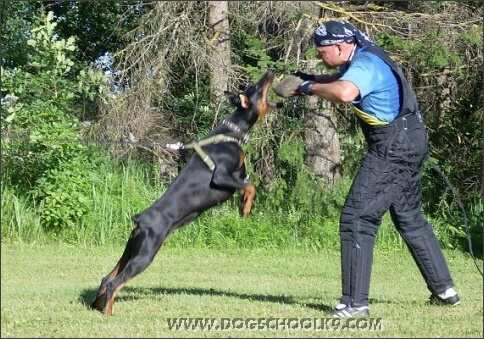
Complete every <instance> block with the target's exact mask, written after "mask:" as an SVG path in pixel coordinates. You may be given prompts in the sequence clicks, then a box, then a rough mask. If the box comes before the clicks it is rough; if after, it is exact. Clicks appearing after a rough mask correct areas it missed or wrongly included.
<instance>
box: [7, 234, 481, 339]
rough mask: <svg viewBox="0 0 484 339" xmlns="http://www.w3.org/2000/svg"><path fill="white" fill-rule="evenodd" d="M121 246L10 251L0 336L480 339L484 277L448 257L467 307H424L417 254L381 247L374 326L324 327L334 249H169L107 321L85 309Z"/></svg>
mask: <svg viewBox="0 0 484 339" xmlns="http://www.w3.org/2000/svg"><path fill="white" fill-rule="evenodd" d="M122 249H123V248H122V247H115V246H111V247H106V248H103V247H92V248H87V247H78V246H73V245H65V244H55V245H35V244H34V245H32V244H2V257H1V260H2V266H1V283H2V286H1V293H2V299H1V319H2V320H1V322H2V326H1V337H2V338H7V337H333V338H334V337H366V338H369V337H386V338H389V337H449V338H455V337H480V338H482V337H483V280H482V276H481V275H480V274H479V272H478V271H477V269H476V266H475V264H474V262H473V261H472V259H471V258H470V257H469V256H468V255H465V254H462V253H460V252H453V251H450V252H449V251H446V252H445V254H446V257H447V258H448V261H449V266H450V269H451V271H452V274H453V277H454V280H455V284H456V288H457V290H458V292H459V295H460V296H461V300H462V302H461V304H460V305H458V306H456V307H454V308H449V307H439V306H429V305H426V304H425V301H426V299H427V297H428V295H429V292H428V291H427V289H426V287H425V284H424V282H423V279H422V278H421V276H420V273H419V272H418V270H417V268H416V266H415V264H414V263H413V261H412V259H411V256H410V254H409V253H408V252H406V251H401V250H398V251H385V252H383V251H378V250H377V252H376V253H375V258H374V265H373V274H372V285H371V295H370V296H371V299H372V300H371V318H368V319H360V320H358V322H356V321H353V322H350V323H346V322H341V323H335V322H330V321H328V319H327V318H328V317H329V313H328V312H329V310H330V309H331V307H332V306H333V305H335V304H336V303H337V298H338V297H339V295H340V272H339V254H338V253H337V252H331V253H315V252H308V251H296V250H288V251H283V250H252V251H248V250H231V251H228V252H224V251H221V250H217V251H212V250H208V249H195V248H190V249H180V248H171V247H170V246H169V243H168V245H167V247H166V248H163V249H162V251H160V253H159V254H158V256H157V257H156V258H155V260H154V262H153V264H152V265H151V266H149V267H148V269H147V270H146V271H145V272H143V273H142V274H141V275H139V276H137V277H136V278H135V279H134V280H132V281H131V282H129V283H128V284H127V285H126V286H125V287H124V288H123V289H122V290H121V292H120V294H119V296H118V298H117V301H116V303H115V305H114V315H113V316H105V315H102V314H101V313H99V312H97V311H92V310H90V309H89V308H88V307H87V305H88V304H89V303H90V302H91V300H92V298H93V297H94V294H95V292H96V290H97V287H98V285H99V283H100V281H101V278H102V277H103V276H104V275H105V274H107V273H108V272H109V271H110V270H111V269H112V267H113V266H114V264H115V263H116V261H117V260H118V259H119V256H120V255H121V252H122ZM479 264H480V265H481V267H482V261H480V262H479ZM168 318H201V319H200V321H205V319H208V318H213V319H214V320H213V321H215V322H214V324H218V325H221V326H223V329H217V330H216V329H213V328H212V330H209V329H208V327H205V328H202V325H201V323H199V324H198V326H196V327H194V328H192V329H190V330H187V329H179V330H175V329H170V328H169V324H168ZM269 318H278V319H279V320H269ZM283 319H286V322H284V320H283ZM288 319H290V320H288ZM313 319H316V320H315V322H313ZM207 321H208V320H207ZM267 324H269V326H266V325H267ZM315 324H317V325H318V326H319V328H315V327H314V326H315ZM346 325H349V326H346ZM251 326H252V327H251ZM276 326H277V328H275V327H276ZM284 326H285V327H284ZM254 327H255V328H254ZM258 327H260V328H258Z"/></svg>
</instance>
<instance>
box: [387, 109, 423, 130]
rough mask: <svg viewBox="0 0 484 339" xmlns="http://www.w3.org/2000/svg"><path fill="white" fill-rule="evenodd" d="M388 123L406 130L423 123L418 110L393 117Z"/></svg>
mask: <svg viewBox="0 0 484 339" xmlns="http://www.w3.org/2000/svg"><path fill="white" fill-rule="evenodd" d="M390 125H394V126H395V127H396V128H398V129H403V130H407V129H409V128H413V127H415V126H420V125H423V119H422V115H421V114H420V112H417V113H413V114H410V115H406V116H403V117H400V118H398V119H395V120H393V122H391V123H390Z"/></svg>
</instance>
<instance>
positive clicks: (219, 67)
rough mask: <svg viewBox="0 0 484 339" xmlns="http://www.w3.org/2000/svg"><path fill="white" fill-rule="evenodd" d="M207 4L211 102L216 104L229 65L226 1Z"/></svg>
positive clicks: (226, 79)
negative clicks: (208, 10) (209, 36)
mask: <svg viewBox="0 0 484 339" xmlns="http://www.w3.org/2000/svg"><path fill="white" fill-rule="evenodd" d="M209 6H210V14H209V20H210V28H211V29H212V37H211V38H210V40H209V51H210V52H211V58H210V61H211V63H210V67H211V71H212V79H211V86H210V89H211V94H212V98H213V102H214V103H215V105H217V106H218V103H219V102H220V101H221V100H222V99H223V94H224V91H225V90H227V88H228V82H229V76H228V74H229V70H230V67H231V60H230V39H229V33H230V28H229V19H228V1H209Z"/></svg>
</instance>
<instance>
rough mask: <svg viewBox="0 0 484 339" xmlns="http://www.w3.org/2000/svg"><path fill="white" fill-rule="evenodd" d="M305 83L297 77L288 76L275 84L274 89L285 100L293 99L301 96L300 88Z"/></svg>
mask: <svg viewBox="0 0 484 339" xmlns="http://www.w3.org/2000/svg"><path fill="white" fill-rule="evenodd" d="M303 82H304V80H303V79H301V78H300V77H297V76H295V75H288V76H287V77H285V78H284V79H282V80H281V81H279V82H278V83H277V84H275V85H274V86H273V87H272V89H273V90H274V93H276V94H277V95H278V96H280V97H283V98H288V97H292V96H295V95H299V94H300V93H299V92H298V89H299V86H300V85H301V84H302V83H303Z"/></svg>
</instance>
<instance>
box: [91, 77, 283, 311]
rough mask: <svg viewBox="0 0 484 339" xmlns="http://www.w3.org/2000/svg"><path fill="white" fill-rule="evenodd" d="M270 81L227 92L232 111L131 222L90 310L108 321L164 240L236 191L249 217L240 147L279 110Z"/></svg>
mask: <svg viewBox="0 0 484 339" xmlns="http://www.w3.org/2000/svg"><path fill="white" fill-rule="evenodd" d="M273 81H274V74H273V72H271V71H267V72H266V73H265V74H264V75H263V76H262V78H261V79H260V80H259V82H258V83H257V84H255V85H251V86H249V87H247V88H246V89H245V91H244V92H243V93H239V94H235V93H231V92H226V94H227V96H228V98H229V100H230V103H231V104H232V105H234V106H236V109H235V111H234V112H233V113H232V114H230V115H229V116H228V117H226V118H225V119H224V120H223V121H222V122H221V123H220V124H218V125H217V126H216V127H215V128H214V129H213V130H212V131H211V132H210V134H209V135H208V136H207V137H206V138H205V139H203V140H201V141H199V142H196V143H194V144H193V146H194V147H193V148H194V149H195V151H196V152H194V154H193V155H192V156H191V157H190V159H189V160H188V162H187V163H186V165H185V166H184V167H183V168H182V169H181V171H180V173H179V174H178V176H177V177H176V178H175V179H174V180H173V182H172V183H171V184H170V186H169V187H168V189H167V190H166V192H165V193H164V194H163V195H162V196H161V198H159V199H158V200H156V201H155V202H154V203H153V204H152V205H151V206H149V207H148V208H147V209H146V210H144V211H143V212H141V213H139V214H136V215H135V216H133V218H132V219H133V222H134V228H133V230H132V231H131V234H130V236H129V239H128V242H127V244H126V247H125V249H124V252H123V254H122V256H121V259H119V261H118V263H117V264H116V266H115V267H114V269H113V270H112V271H111V272H110V273H109V274H108V275H107V276H105V277H104V278H103V279H102V281H101V285H100V287H99V290H98V292H97V294H96V297H95V299H94V301H93V302H92V303H91V305H90V306H91V308H93V309H96V310H99V311H100V312H104V313H105V314H108V315H112V313H113V305H114V301H115V298H116V295H117V294H118V292H119V291H120V290H121V289H122V288H123V286H124V285H125V284H126V283H127V282H128V281H129V280H131V279H132V278H134V277H135V276H136V275H138V274H139V273H141V272H143V271H144V270H145V269H146V268H147V267H148V265H150V264H151V262H152V261H153V259H154V257H155V255H156V254H157V252H158V251H159V249H160V248H161V246H162V245H163V243H164V242H165V241H166V239H167V237H168V236H169V235H170V234H171V233H172V232H173V231H174V230H175V229H177V228H179V227H181V226H184V225H186V224H188V223H189V222H190V221H192V220H193V219H195V218H196V217H198V216H199V215H200V214H201V213H202V212H204V211H206V210H208V209H209V208H211V207H213V206H215V205H218V204H220V203H223V202H225V201H227V200H228V199H229V198H231V197H232V196H233V194H234V193H235V191H236V190H240V195H241V197H240V203H239V214H240V216H241V217H243V218H245V217H247V216H248V215H249V213H250V211H251V208H252V202H253V200H254V196H255V191H256V189H255V187H254V185H253V184H251V183H250V182H249V181H248V180H247V173H246V168H245V153H244V151H243V149H242V147H241V145H240V143H241V142H242V141H245V140H246V139H247V133H248V132H249V130H250V129H251V127H252V126H253V125H254V124H255V123H256V122H257V121H258V120H259V119H260V118H261V117H262V116H264V115H265V114H266V113H267V112H269V111H271V110H273V109H276V108H279V107H281V106H282V105H281V104H274V103H271V102H270V101H268V98H267V96H268V92H269V89H270V87H271V85H272V82H273Z"/></svg>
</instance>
